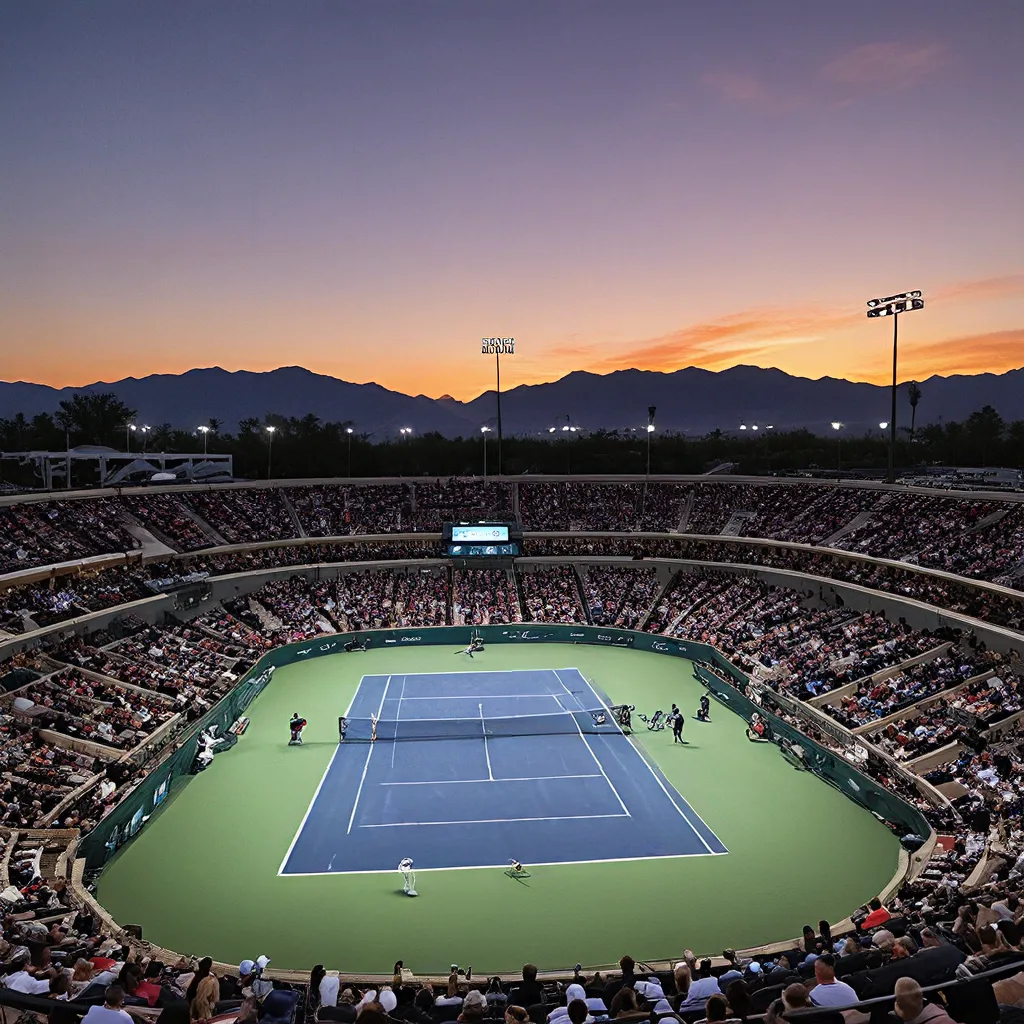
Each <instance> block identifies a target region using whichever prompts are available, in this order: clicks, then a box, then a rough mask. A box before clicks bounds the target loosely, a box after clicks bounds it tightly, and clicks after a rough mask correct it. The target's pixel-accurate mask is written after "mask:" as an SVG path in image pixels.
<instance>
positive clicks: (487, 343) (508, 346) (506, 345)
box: [480, 338, 516, 476]
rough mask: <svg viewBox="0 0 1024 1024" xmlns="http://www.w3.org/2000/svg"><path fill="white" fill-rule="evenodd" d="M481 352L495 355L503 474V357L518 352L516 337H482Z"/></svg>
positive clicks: (485, 354)
mask: <svg viewBox="0 0 1024 1024" xmlns="http://www.w3.org/2000/svg"><path fill="white" fill-rule="evenodd" d="M480 354H481V355H484V356H490V355H493V356H494V396H495V399H496V401H497V407H498V410H497V411H498V419H497V423H496V426H497V428H498V476H501V357H502V356H514V355H515V354H516V339H515V338H481V339H480Z"/></svg>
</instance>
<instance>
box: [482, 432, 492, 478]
mask: <svg viewBox="0 0 1024 1024" xmlns="http://www.w3.org/2000/svg"><path fill="white" fill-rule="evenodd" d="M490 432H491V428H490V427H488V426H486V425H485V426H482V427H481V428H480V436H481V437H482V438H483V441H484V479H485V480H486V479H487V435H488V434H489V433H490Z"/></svg>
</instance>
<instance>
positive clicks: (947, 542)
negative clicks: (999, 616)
mask: <svg viewBox="0 0 1024 1024" xmlns="http://www.w3.org/2000/svg"><path fill="white" fill-rule="evenodd" d="M1002 511H1003V513H1004V514H1002V515H1001V516H1000V518H999V519H998V520H997V521H996V522H993V523H989V524H988V525H986V526H982V527H980V528H976V529H974V530H971V531H970V532H966V533H959V534H957V535H956V536H954V537H941V536H940V538H939V539H936V540H934V541H932V542H930V543H928V544H926V545H925V546H924V547H923V548H922V549H921V550H920V551H918V552H917V556H916V561H917V562H918V564H920V565H923V566H926V567H927V568H929V569H941V570H943V571H944V572H951V573H955V574H956V575H958V576H969V577H978V578H980V579H988V580H992V581H993V582H996V583H1000V584H1002V585H1003V586H1007V587H1012V586H1018V587H1019V586H1020V582H1019V580H1018V581H1017V582H1016V583H1015V582H1014V581H1015V580H1017V577H1018V574H1019V573H1021V572H1022V571H1024V504H1019V505H1017V506H1016V507H1015V508H1012V509H1009V510H1005V509H1004V510H1002Z"/></svg>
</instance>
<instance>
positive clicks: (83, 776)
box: [0, 709, 107, 828]
mask: <svg viewBox="0 0 1024 1024" xmlns="http://www.w3.org/2000/svg"><path fill="white" fill-rule="evenodd" d="M6 710H7V709H5V711H6ZM106 763H107V760H106V759H105V758H103V757H101V756H98V755H96V754H85V753H77V752H75V751H74V750H69V749H65V748H63V747H59V746H57V745H55V744H54V743H49V742H47V741H46V740H44V739H43V738H42V737H41V736H40V734H39V728H38V726H37V725H36V724H35V723H34V722H32V723H30V722H28V721H26V716H24V715H22V714H20V713H15V714H8V713H0V773H2V781H0V825H2V826H4V827H7V828H26V827H34V826H36V825H38V824H41V823H42V820H43V819H44V818H45V817H46V816H47V815H49V814H51V813H52V812H53V811H54V810H56V809H57V808H58V807H59V806H60V805H61V804H62V803H64V802H65V801H66V800H67V799H68V797H70V796H71V794H72V793H74V792H75V790H77V789H78V788H79V787H80V786H82V785H84V784H85V783H87V782H88V781H89V780H90V779H91V778H92V777H93V776H94V775H96V774H97V772H99V771H102V770H103V768H104V766H105V764H106Z"/></svg>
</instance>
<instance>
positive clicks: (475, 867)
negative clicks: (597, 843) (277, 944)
mask: <svg viewBox="0 0 1024 1024" xmlns="http://www.w3.org/2000/svg"><path fill="white" fill-rule="evenodd" d="M619 817H621V815H619ZM724 856H725V854H724V853H656V854H654V856H652V857H599V858H598V859H597V860H543V861H531V862H530V864H529V867H531V868H560V867H563V866H565V867H571V866H572V865H573V864H626V863H632V862H635V861H640V860H685V859H686V858H687V857H724ZM507 867H508V864H507V863H506V864H459V865H454V866H452V867H445V868H417V869H416V871H417V873H418V874H425V873H426V872H428V871H431V872H433V871H496V870H498V869H499V868H507ZM394 873H395V869H394V868H370V869H367V870H360V871H296V872H289V873H288V874H287V875H285V876H284V877H285V878H321V877H323V876H324V875H393V874H394Z"/></svg>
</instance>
